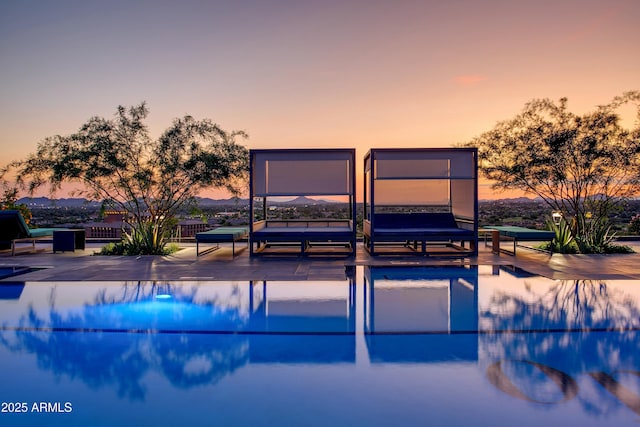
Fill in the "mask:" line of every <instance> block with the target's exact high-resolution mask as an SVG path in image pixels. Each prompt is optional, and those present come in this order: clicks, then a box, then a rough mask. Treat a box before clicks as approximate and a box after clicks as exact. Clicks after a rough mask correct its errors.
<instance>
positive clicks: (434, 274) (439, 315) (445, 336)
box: [364, 266, 478, 362]
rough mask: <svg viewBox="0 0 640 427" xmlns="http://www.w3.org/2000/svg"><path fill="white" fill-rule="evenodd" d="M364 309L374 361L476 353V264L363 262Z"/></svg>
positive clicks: (434, 358)
mask: <svg viewBox="0 0 640 427" xmlns="http://www.w3.org/2000/svg"><path fill="white" fill-rule="evenodd" d="M364 310H365V323H364V329H365V334H366V342H367V347H368V349H369V355H370V356H371V360H372V361H378V362H380V361H382V362H387V361H395V362H400V361H421V362H432V361H444V360H467V361H468V360H477V358H478V337H477V331H478V267H477V266H467V267H425V268H412V269H410V270H407V269H404V268H394V267H367V268H365V305H364ZM418 335H420V336H422V337H423V338H420V339H417V338H416V336H418Z"/></svg>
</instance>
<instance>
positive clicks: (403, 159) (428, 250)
mask: <svg viewBox="0 0 640 427" xmlns="http://www.w3.org/2000/svg"><path fill="white" fill-rule="evenodd" d="M364 171H365V177H364V179H365V184H364V190H365V197H364V224H363V233H364V245H365V248H366V249H367V250H368V251H369V253H370V254H372V255H375V254H382V253H388V254H407V253H415V254H421V255H436V256H444V255H446V256H451V255H455V256H475V255H477V253H478V249H477V246H478V184H477V150H476V149H475V148H423V149H420V148H415V149H411V148H409V149H372V150H370V151H369V153H367V155H366V156H365V159H364Z"/></svg>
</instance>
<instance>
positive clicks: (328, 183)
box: [251, 150, 354, 197]
mask: <svg viewBox="0 0 640 427" xmlns="http://www.w3.org/2000/svg"><path fill="white" fill-rule="evenodd" d="M251 167H252V174H251V184H252V186H253V191H254V194H253V195H254V196H258V197H268V196H301V195H304V196H337V195H353V194H354V190H353V188H354V179H353V170H354V154H353V152H351V151H350V150H253V151H252V154H251Z"/></svg>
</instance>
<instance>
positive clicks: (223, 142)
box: [9, 103, 248, 253]
mask: <svg viewBox="0 0 640 427" xmlns="http://www.w3.org/2000/svg"><path fill="white" fill-rule="evenodd" d="M148 114H149V110H148V108H147V106H146V104H145V103H141V104H140V105H137V106H133V107H129V108H125V107H122V106H119V107H118V109H117V111H116V114H115V116H114V118H112V119H105V118H102V117H92V118H90V119H89V120H88V121H87V122H86V123H85V124H84V125H82V127H81V128H80V130H79V131H78V132H76V133H74V134H71V135H67V136H60V135H56V136H52V137H49V138H46V139H44V140H43V141H42V142H40V144H39V145H38V148H37V151H36V152H35V153H33V154H31V155H29V156H28V157H27V158H26V159H24V160H20V161H15V162H13V163H11V164H10V165H9V168H10V169H11V168H13V169H15V171H16V176H17V182H18V184H19V185H21V186H22V187H23V188H25V189H28V190H29V191H30V192H33V191H34V190H35V189H37V188H40V187H42V186H44V185H48V186H49V188H50V190H51V192H55V191H56V190H59V189H60V187H61V184H62V183H64V182H72V183H80V184H82V185H81V189H80V190H78V191H77V192H76V193H77V194H79V195H82V196H84V197H87V198H89V199H92V200H103V201H107V202H108V203H111V204H112V205H113V206H114V208H118V209H122V210H124V211H126V212H127V213H128V214H129V217H128V221H129V224H130V226H131V228H132V233H131V234H130V235H129V236H128V237H129V240H130V241H129V243H130V244H131V245H133V246H134V248H133V250H132V252H139V253H161V252H162V251H163V248H164V245H165V237H166V232H167V226H168V224H169V221H170V220H171V219H172V217H173V216H174V215H175V213H176V212H177V210H178V209H179V208H180V207H182V206H183V205H185V204H186V203H189V202H191V201H192V200H193V198H194V196H195V195H197V194H198V193H199V192H200V191H201V190H203V189H205V188H210V187H218V188H226V189H227V190H229V191H230V192H231V193H232V194H234V195H238V194H239V193H240V192H241V189H242V188H243V187H244V185H245V182H246V179H247V175H248V151H247V149H246V148H245V147H244V146H242V145H240V144H238V143H237V142H236V140H237V139H238V138H246V137H247V135H246V134H245V133H244V132H242V131H233V132H227V131H225V130H223V129H221V128H220V127H219V126H218V125H217V124H215V123H213V122H212V121H210V120H208V119H205V120H195V119H194V118H193V117H191V116H185V117H183V118H179V119H175V120H174V121H173V123H172V125H171V126H170V127H169V128H168V129H166V130H165V131H164V133H162V135H161V136H160V137H159V138H157V139H155V140H152V139H151V137H150V136H149V131H148V128H147V126H146V125H145V124H144V120H145V119H146V118H147V116H148Z"/></svg>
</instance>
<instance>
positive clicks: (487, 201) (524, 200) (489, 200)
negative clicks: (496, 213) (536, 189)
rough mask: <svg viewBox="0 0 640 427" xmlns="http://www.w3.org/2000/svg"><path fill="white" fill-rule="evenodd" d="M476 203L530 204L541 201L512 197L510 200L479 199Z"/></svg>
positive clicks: (539, 199)
mask: <svg viewBox="0 0 640 427" xmlns="http://www.w3.org/2000/svg"><path fill="white" fill-rule="evenodd" d="M478 201H479V202H481V203H490V202H507V203H530V202H541V201H542V199H541V198H539V197H536V198H535V199H531V198H529V197H513V198H510V199H480V200H478Z"/></svg>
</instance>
